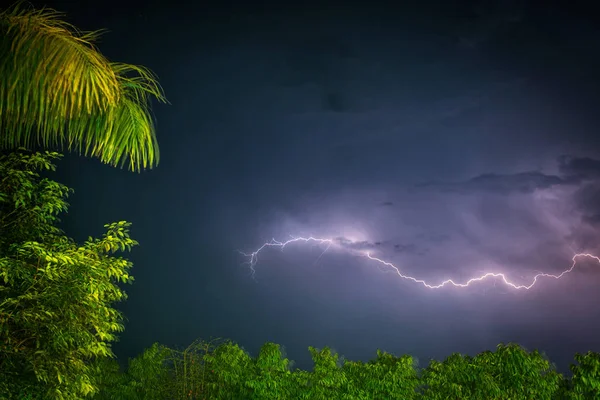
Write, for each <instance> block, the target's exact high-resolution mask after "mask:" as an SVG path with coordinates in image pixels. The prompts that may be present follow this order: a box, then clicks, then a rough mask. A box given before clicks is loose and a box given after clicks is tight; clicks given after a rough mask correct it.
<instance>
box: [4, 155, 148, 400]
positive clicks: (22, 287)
mask: <svg viewBox="0 0 600 400" xmlns="http://www.w3.org/2000/svg"><path fill="white" fill-rule="evenodd" d="M59 157H60V155H59V154H57V153H51V152H45V153H33V154H31V153H29V152H28V151H25V150H19V151H17V152H14V153H11V154H8V155H1V156H0V398H8V399H12V398H15V396H17V395H18V393H19V391H21V392H24V391H26V392H27V394H32V393H33V395H34V398H36V399H43V398H52V399H76V398H81V397H84V396H86V395H88V394H93V393H94V392H95V391H96V390H97V388H96V386H95V385H94V381H93V379H92V376H93V370H92V367H91V364H90V361H91V360H93V359H94V358H98V357H99V358H102V357H108V356H112V351H111V348H110V343H111V342H112V341H114V340H116V333H117V332H120V331H122V330H123V325H122V320H123V318H122V315H121V313H120V312H118V311H117V310H116V309H114V308H113V303H115V302H118V301H122V300H124V299H126V294H125V292H124V291H123V290H122V289H120V288H119V286H118V285H117V282H119V281H120V282H123V283H129V282H132V281H133V278H132V277H131V276H130V275H129V270H130V268H131V267H132V264H131V262H129V261H128V260H126V259H124V258H121V257H116V256H114V255H113V253H115V252H117V251H123V250H126V249H127V250H130V249H131V247H132V246H135V245H137V242H136V241H135V240H133V239H131V238H130V237H129V226H130V224H129V223H127V222H124V221H121V222H116V223H112V224H108V225H105V228H106V233H105V234H104V235H103V236H102V238H101V239H93V238H91V237H90V238H89V239H88V240H86V241H85V243H83V245H78V244H77V243H75V242H74V241H73V240H72V239H71V238H69V237H67V236H66V235H65V234H64V232H62V231H61V230H60V229H59V228H58V227H57V226H56V224H57V222H58V221H59V219H58V214H60V213H61V212H65V211H67V208H68V203H67V202H66V199H67V197H68V194H69V193H70V192H71V189H69V188H67V187H66V186H64V185H61V184H59V183H57V182H55V181H52V180H50V179H48V178H42V177H41V176H40V172H39V171H40V170H52V171H53V170H54V169H55V166H54V164H53V163H52V160H54V159H58V158H59Z"/></svg>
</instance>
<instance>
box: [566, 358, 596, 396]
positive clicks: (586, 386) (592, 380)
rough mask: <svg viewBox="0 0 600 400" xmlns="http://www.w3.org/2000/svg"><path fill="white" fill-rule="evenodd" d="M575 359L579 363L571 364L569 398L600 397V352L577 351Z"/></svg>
mask: <svg viewBox="0 0 600 400" xmlns="http://www.w3.org/2000/svg"><path fill="white" fill-rule="evenodd" d="M575 361H577V363H578V365H575V364H571V372H573V378H572V379H571V385H570V390H569V392H570V393H569V399H572V400H584V399H600V353H592V352H591V351H589V352H587V353H586V354H579V353H577V354H575Z"/></svg>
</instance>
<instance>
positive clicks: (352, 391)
mask: <svg viewBox="0 0 600 400" xmlns="http://www.w3.org/2000/svg"><path fill="white" fill-rule="evenodd" d="M415 365H416V363H415V361H414V360H413V358H412V357H411V356H402V357H395V356H394V355H392V354H389V353H386V352H382V351H380V350H377V358H376V359H375V360H372V361H369V362H368V363H362V362H360V361H347V362H345V363H344V366H343V367H342V370H343V371H344V372H345V374H346V377H347V378H348V380H349V382H350V384H349V385H348V387H347V393H348V395H349V396H351V397H352V398H353V399H356V400H361V399H365V400H367V399H390V400H392V399H406V400H409V399H413V398H416V396H417V394H416V389H417V386H418V384H419V378H418V375H417V370H416V369H415Z"/></svg>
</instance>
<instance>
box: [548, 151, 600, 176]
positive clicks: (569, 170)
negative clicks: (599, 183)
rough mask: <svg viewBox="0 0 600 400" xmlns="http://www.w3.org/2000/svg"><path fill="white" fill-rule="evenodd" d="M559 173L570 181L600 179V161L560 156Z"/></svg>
mask: <svg viewBox="0 0 600 400" xmlns="http://www.w3.org/2000/svg"><path fill="white" fill-rule="evenodd" d="M558 163H559V171H560V172H561V174H563V175H565V176H566V177H568V178H569V179H570V180H572V181H582V180H591V179H599V178H600V160H596V159H593V158H589V157H571V156H561V157H560V158H559V160H558Z"/></svg>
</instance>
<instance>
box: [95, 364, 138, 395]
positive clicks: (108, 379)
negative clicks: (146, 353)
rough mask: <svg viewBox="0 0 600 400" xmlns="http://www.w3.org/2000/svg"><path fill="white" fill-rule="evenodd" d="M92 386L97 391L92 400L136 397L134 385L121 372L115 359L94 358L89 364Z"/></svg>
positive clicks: (129, 378)
mask: <svg viewBox="0 0 600 400" xmlns="http://www.w3.org/2000/svg"><path fill="white" fill-rule="evenodd" d="M90 369H91V370H92V371H93V372H92V374H93V380H94V384H95V385H96V387H97V388H98V391H97V392H96V393H95V394H94V395H93V399H94V400H129V399H133V398H135V396H136V393H135V389H136V388H135V383H134V382H133V380H132V379H131V377H130V376H129V375H127V374H126V373H125V372H123V371H122V370H121V366H120V365H119V363H118V362H117V360H116V359H115V358H109V357H105V358H96V359H94V360H93V361H92V362H91V363H90Z"/></svg>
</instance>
